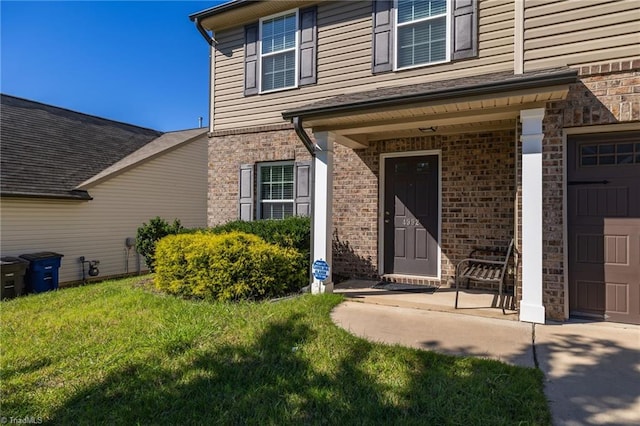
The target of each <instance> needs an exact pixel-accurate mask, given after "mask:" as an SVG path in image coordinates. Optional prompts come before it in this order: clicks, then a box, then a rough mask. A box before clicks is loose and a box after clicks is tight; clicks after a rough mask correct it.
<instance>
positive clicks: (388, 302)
mask: <svg viewBox="0 0 640 426" xmlns="http://www.w3.org/2000/svg"><path fill="white" fill-rule="evenodd" d="M377 283H378V281H369V280H348V281H344V282H342V283H340V284H336V285H335V288H334V293H340V294H343V295H344V296H345V297H347V298H348V299H349V300H350V301H352V302H363V303H372V304H376V305H384V306H397V307H402V308H414V309H422V310H426V311H436V312H452V313H456V314H463V315H473V316H477V317H484V318H499V319H504V320H511V321H518V312H517V311H514V310H510V309H506V310H505V314H503V313H502V309H500V307H499V306H500V304H499V301H498V295H497V294H494V293H490V292H482V291H476V290H466V289H465V290H461V291H460V295H459V298H458V309H455V308H454V302H455V298H456V291H455V288H439V289H437V290H436V291H434V292H427V293H415V292H405V291H393V290H385V289H378V288H373V286H374V285H376V284H377ZM508 305H509V303H506V305H505V306H508Z"/></svg>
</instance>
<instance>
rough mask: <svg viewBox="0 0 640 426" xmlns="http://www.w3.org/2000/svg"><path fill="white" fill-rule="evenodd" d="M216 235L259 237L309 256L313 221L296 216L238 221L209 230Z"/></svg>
mask: <svg viewBox="0 0 640 426" xmlns="http://www.w3.org/2000/svg"><path fill="white" fill-rule="evenodd" d="M209 231H210V232H213V233H214V234H222V233H225V232H232V231H239V232H245V233H247V234H253V235H257V236H258V237H260V238H262V239H263V240H265V241H266V242H268V243H271V244H277V245H279V246H280V247H290V248H295V249H296V250H298V251H299V252H300V253H302V254H305V255H308V254H309V253H310V245H311V219H310V218H308V217H301V216H294V217H289V218H286V219H281V220H268V219H265V220H256V221H252V222H245V221H242V220H236V221H233V222H228V223H226V224H224V225H219V226H216V227H213V228H210V229H209Z"/></svg>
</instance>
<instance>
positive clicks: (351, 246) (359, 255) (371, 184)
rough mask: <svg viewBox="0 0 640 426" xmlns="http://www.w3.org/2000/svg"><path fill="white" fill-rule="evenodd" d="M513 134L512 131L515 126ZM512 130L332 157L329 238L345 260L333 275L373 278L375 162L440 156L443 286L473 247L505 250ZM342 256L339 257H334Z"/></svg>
mask: <svg viewBox="0 0 640 426" xmlns="http://www.w3.org/2000/svg"><path fill="white" fill-rule="evenodd" d="M514 127H515V123H514ZM514 141H515V130H512V131H511V130H507V131H497V132H487V133H476V134H464V135H442V136H439V135H435V136H424V137H417V138H406V139H397V140H386V141H379V142H376V143H373V144H372V146H371V147H369V148H367V149H365V150H358V151H353V150H349V149H346V148H344V147H338V148H337V149H336V157H335V181H334V235H335V237H336V238H337V239H338V241H339V243H340V247H341V248H343V249H344V248H347V250H345V251H346V254H348V256H346V257H343V258H340V257H339V256H336V254H338V253H336V254H334V260H333V262H334V269H335V270H336V271H338V272H339V273H340V274H341V275H344V276H348V277H371V276H376V274H377V270H378V237H377V236H378V233H379V230H378V206H379V201H378V196H379V192H378V179H379V170H380V155H381V154H385V153H396V152H411V151H423V150H424V151H430V150H439V151H441V152H442V156H441V161H442V165H441V167H442V177H441V179H442V242H441V249H442V279H441V281H440V282H439V283H437V284H439V285H450V284H451V283H452V281H453V276H454V268H455V265H456V263H457V262H458V261H459V260H461V259H463V258H465V257H467V255H468V254H469V252H470V251H471V250H472V249H473V248H474V247H476V246H501V247H505V248H506V245H507V244H508V242H509V239H510V238H511V236H512V235H513V223H514V191H515V174H514V173H515V169H514V157H515V152H514V149H515V147H514ZM338 252H339V250H338Z"/></svg>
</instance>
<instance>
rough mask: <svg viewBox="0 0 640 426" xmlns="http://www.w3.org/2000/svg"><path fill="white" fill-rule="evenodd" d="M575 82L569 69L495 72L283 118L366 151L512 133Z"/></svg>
mask: <svg viewBox="0 0 640 426" xmlns="http://www.w3.org/2000/svg"><path fill="white" fill-rule="evenodd" d="M575 80H576V72H575V71H574V70H570V69H568V68H562V69H554V70H547V71H546V72H540V71H538V72H535V73H529V74H522V75H513V74H511V73H496V74H491V75H486V76H478V77H472V78H462V79H456V80H448V81H440V82H430V83H425V84H420V85H412V86H403V87H395V88H385V89H378V90H376V91H369V92H361V93H356V94H347V95H342V96H339V97H336V98H331V99H327V100H324V101H321V102H318V103H316V104H313V105H309V106H308V107H303V108H300V109H297V110H292V111H287V112H285V113H284V114H283V117H284V118H291V119H292V118H293V117H299V118H301V119H302V121H303V126H304V127H305V128H307V129H310V130H311V131H312V132H330V133H332V134H333V135H334V136H335V140H336V142H338V143H340V144H343V145H345V146H348V147H351V148H365V147H367V146H368V144H369V142H370V141H374V140H381V139H389V138H396V137H408V136H419V135H425V134H434V133H435V134H443V133H464V132H467V131H478V130H488V129H495V130H498V129H504V128H513V125H514V122H515V120H516V119H517V117H518V115H519V114H520V111H521V110H522V109H529V108H540V107H544V106H545V104H546V103H547V102H550V101H558V100H562V99H565V98H566V96H567V93H568V91H569V84H570V83H572V82H574V81H575ZM421 129H422V130H421ZM434 130H435V131H434Z"/></svg>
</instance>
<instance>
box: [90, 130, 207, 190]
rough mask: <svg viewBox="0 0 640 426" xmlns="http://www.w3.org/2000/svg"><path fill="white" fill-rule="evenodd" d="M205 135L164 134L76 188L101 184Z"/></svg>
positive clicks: (197, 132) (200, 132) (190, 132)
mask: <svg viewBox="0 0 640 426" xmlns="http://www.w3.org/2000/svg"><path fill="white" fill-rule="evenodd" d="M206 134H207V129H190V130H181V131H176V132H168V133H165V134H163V135H162V136H160V137H159V138H157V139H154V140H153V141H151V142H149V143H148V144H146V145H145V146H143V147H142V148H140V149H138V150H137V151H135V152H133V153H132V154H129V155H128V156H126V157H125V158H123V159H122V160H120V161H118V162H117V163H115V164H113V165H112V166H110V167H107V168H106V169H104V170H103V171H101V172H100V173H98V174H97V175H95V176H93V177H91V178H90V179H88V180H86V181H84V182H82V183H81V184H80V185H78V188H87V187H89V186H91V185H95V184H96V183H98V182H101V181H103V180H104V179H107V178H110V177H112V176H114V175H117V174H119V173H122V172H124V171H126V170H129V169H130V168H131V167H134V166H136V165H138V164H140V163H143V162H145V161H149V160H151V159H153V158H155V157H157V156H158V155H160V154H162V153H166V152H168V151H171V150H173V149H176V148H178V147H179V146H181V145H183V144H185V143H188V142H191V141H193V140H195V139H197V138H199V137H201V136H204V135H206Z"/></svg>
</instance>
